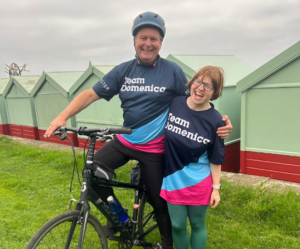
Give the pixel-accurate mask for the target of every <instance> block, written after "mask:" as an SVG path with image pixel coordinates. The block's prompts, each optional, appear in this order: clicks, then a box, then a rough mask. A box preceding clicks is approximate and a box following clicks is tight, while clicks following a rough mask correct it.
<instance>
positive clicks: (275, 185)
mask: <svg viewBox="0 0 300 249" xmlns="http://www.w3.org/2000/svg"><path fill="white" fill-rule="evenodd" d="M0 136H3V135H0ZM6 137H7V138H9V139H12V140H15V141H18V142H20V143H22V144H26V145H29V146H38V147H40V148H45V149H50V150H65V151H71V147H70V146H66V145H60V144H55V143H47V142H43V141H36V140H31V139H25V138H19V137H12V136H6ZM75 150H76V152H81V153H82V152H83V149H81V148H75ZM221 178H222V179H224V180H227V181H230V182H233V183H235V184H245V185H252V186H259V187H264V188H265V189H266V190H275V191H280V192H281V191H285V190H292V191H295V192H296V193H297V194H300V184H298V183H293V182H285V181H279V180H274V179H271V178H269V177H261V176H253V175H244V174H239V173H230V172H222V176H221Z"/></svg>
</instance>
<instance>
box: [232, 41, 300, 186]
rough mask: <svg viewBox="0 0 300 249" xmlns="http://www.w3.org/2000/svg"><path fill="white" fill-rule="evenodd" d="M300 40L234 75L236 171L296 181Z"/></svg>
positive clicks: (299, 148)
mask: <svg viewBox="0 0 300 249" xmlns="http://www.w3.org/2000/svg"><path fill="white" fill-rule="evenodd" d="M299 69H300V41H299V42H297V43H296V44H294V45H293V46H291V47H289V48H288V49H287V50H285V51H283V52H282V53H281V54H279V55H277V56H276V57H275V58H273V59H271V60H270V61H268V62H267V63H266V64H264V65H263V66H261V67H260V68H258V69H257V70H255V71H254V72H252V73H251V74H249V75H248V76H246V77H245V78H243V79H242V80H240V81H239V82H238V84H237V91H239V92H240V93H241V94H242V118H241V173H243V174H250V175H258V176H265V177H270V178H274V179H279V180H284V181H292V182H297V183H300V129H299V128H300V70H299Z"/></svg>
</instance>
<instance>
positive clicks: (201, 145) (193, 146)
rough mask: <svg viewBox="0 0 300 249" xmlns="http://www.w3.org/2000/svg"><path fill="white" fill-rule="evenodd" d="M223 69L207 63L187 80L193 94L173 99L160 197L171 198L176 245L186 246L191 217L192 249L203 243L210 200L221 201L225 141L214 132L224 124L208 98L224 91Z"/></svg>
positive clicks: (213, 204) (201, 246)
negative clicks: (187, 227)
mask: <svg viewBox="0 0 300 249" xmlns="http://www.w3.org/2000/svg"><path fill="white" fill-rule="evenodd" d="M223 86H224V71H223V69H222V68H220V67H215V66H206V67H203V68H202V69H200V70H199V72H197V73H196V75H195V76H194V78H193V79H192V80H191V81H190V82H189V83H188V84H187V87H188V88H189V89H190V92H191V95H190V96H189V97H187V96H179V97H176V98H174V99H173V100H172V102H171V106H170V110H169V114H168V121H167V125H166V126H165V159H166V169H165V173H164V179H163V184H162V189H161V193H160V196H161V197H163V198H164V199H165V200H166V201H167V202H168V209H169V213H170V217H171V222H172V234H173V240H174V244H175V246H176V248H177V249H188V248H189V244H190V239H189V235H188V232H187V229H186V225H187V217H189V220H190V224H191V229H192V236H191V246H192V249H196V248H205V246H206V241H207V232H206V227H205V217H206V211H207V206H208V204H210V205H211V207H212V208H215V207H216V206H217V205H218V204H219V202H220V195H219V189H220V187H221V185H220V175H221V164H224V163H225V160H224V158H225V148H224V141H223V140H222V139H221V138H220V137H218V136H217V135H216V131H217V129H218V128H219V127H221V126H224V125H225V124H224V122H223V121H222V116H221V115H220V113H219V112H218V111H216V110H215V109H214V106H213V104H212V103H210V102H209V101H210V100H215V99H217V98H218V97H220V96H221V95H222V91H223Z"/></svg>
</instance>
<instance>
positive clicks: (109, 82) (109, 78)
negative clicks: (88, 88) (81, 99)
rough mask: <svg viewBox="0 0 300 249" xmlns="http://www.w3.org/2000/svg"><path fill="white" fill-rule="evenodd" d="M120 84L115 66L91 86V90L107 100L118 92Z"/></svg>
mask: <svg viewBox="0 0 300 249" xmlns="http://www.w3.org/2000/svg"><path fill="white" fill-rule="evenodd" d="M121 84H122V83H121V82H120V77H119V67H118V66H116V67H114V68H113V69H112V70H111V71H110V72H108V73H107V74H106V75H105V76H104V77H103V78H102V79H100V80H99V81H98V82H97V83H96V84H95V85H94V86H93V90H94V91H95V93H96V94H97V95H98V96H99V97H101V98H103V99H105V100H107V101H109V100H110V99H111V98H112V97H113V96H114V95H116V94H118V93H119V91H120V86H121Z"/></svg>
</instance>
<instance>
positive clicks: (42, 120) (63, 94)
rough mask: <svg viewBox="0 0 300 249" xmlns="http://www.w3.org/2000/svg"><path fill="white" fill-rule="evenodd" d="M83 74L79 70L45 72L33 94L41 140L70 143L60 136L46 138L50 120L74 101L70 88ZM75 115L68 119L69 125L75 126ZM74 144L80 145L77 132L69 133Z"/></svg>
mask: <svg viewBox="0 0 300 249" xmlns="http://www.w3.org/2000/svg"><path fill="white" fill-rule="evenodd" d="M82 74H83V71H81V72H80V71H79V72H43V74H42V76H41V77H40V79H39V81H38V82H37V84H36V85H35V87H34V88H33V90H32V92H31V95H32V97H33V99H34V105H35V110H36V117H37V125H38V132H39V137H40V140H42V141H47V142H53V143H60V144H65V145H69V142H68V140H63V141H61V140H60V139H59V137H58V136H51V137H50V138H44V136H43V135H44V134H45V131H46V130H47V128H48V127H49V125H50V122H51V121H52V120H53V119H55V118H56V117H57V116H58V115H59V114H60V113H61V112H62V111H63V110H64V109H65V108H66V107H67V106H68V105H69V104H70V102H71V101H72V99H73V96H72V95H70V93H69V90H70V88H71V86H72V85H73V84H74V83H75V82H76V80H77V79H78V78H79V77H80V76H81V75H82ZM75 124H76V123H75V117H72V118H70V119H69V120H68V121H67V124H66V126H67V127H76V126H75ZM68 135H69V137H70V138H71V139H72V141H73V144H74V146H78V140H77V134H75V133H69V134H68Z"/></svg>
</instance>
